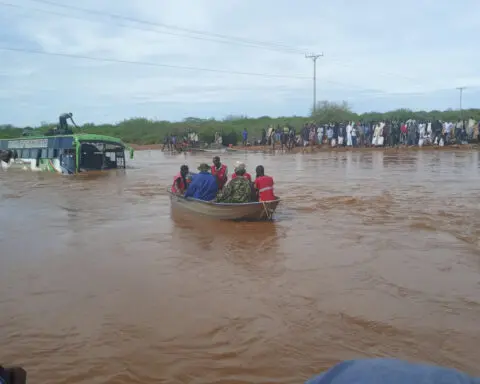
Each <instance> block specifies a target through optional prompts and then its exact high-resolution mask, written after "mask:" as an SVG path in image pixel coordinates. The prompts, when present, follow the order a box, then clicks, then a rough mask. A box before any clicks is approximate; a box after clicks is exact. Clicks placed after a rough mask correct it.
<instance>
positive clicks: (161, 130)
mask: <svg viewBox="0 0 480 384" xmlns="http://www.w3.org/2000/svg"><path fill="white" fill-rule="evenodd" d="M463 116H464V118H465V119H468V118H473V119H475V120H477V121H478V120H480V109H470V110H464V111H463ZM459 118H460V112H459V111H458V110H447V111H428V112H427V111H411V110H408V109H398V110H395V111H391V112H386V113H377V112H369V113H363V114H356V113H354V112H352V110H351V108H350V106H349V105H348V104H347V103H345V102H343V103H331V102H328V101H321V102H319V103H318V106H317V108H316V111H315V113H312V115H311V116H310V117H301V116H291V117H278V118H272V117H268V116H263V117H259V118H248V117H243V116H240V117H237V116H229V117H227V118H225V119H223V120H214V119H197V118H194V117H190V118H187V119H185V120H183V121H181V122H170V121H152V120H148V119H144V118H132V119H129V120H124V121H122V122H120V123H118V124H101V125H95V124H93V123H88V124H84V125H82V126H80V127H79V129H74V131H76V132H79V131H81V132H84V133H96V134H102V135H108V136H114V137H118V138H120V139H122V140H123V141H125V142H127V143H132V144H158V143H162V142H163V138H164V136H165V135H167V134H177V135H182V134H184V133H185V132H188V131H196V132H197V133H198V134H199V137H200V140H202V141H206V142H212V141H213V140H214V136H215V132H221V133H222V135H223V139H224V144H229V143H231V144H236V143H237V141H240V140H241V133H242V131H243V129H244V128H246V129H247V131H248V133H249V137H250V138H260V137H261V131H262V129H263V128H267V127H268V126H269V125H275V126H276V125H277V124H279V125H281V126H283V125H285V124H289V125H291V126H294V127H295V128H297V131H298V130H299V129H300V128H301V127H302V126H303V125H304V124H305V123H306V122H310V121H316V122H318V123H327V122H332V121H347V120H356V121H367V122H371V121H380V120H399V121H405V120H408V119H417V120H431V119H440V120H445V121H457V120H458V119H459ZM53 126H55V124H42V125H41V126H39V127H36V128H35V129H34V134H36V135H37V134H39V135H41V134H44V133H45V132H46V131H47V130H48V129H49V128H51V127H53ZM25 128H26V127H13V126H5V125H4V126H1V125H0V138H2V139H3V138H14V137H19V136H21V135H22V132H23V130H24V129H25Z"/></svg>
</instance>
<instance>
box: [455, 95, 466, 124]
mask: <svg viewBox="0 0 480 384" xmlns="http://www.w3.org/2000/svg"><path fill="white" fill-rule="evenodd" d="M457 89H458V90H459V91H460V118H461V119H462V124H463V109H462V97H463V90H464V89H465V87H457Z"/></svg>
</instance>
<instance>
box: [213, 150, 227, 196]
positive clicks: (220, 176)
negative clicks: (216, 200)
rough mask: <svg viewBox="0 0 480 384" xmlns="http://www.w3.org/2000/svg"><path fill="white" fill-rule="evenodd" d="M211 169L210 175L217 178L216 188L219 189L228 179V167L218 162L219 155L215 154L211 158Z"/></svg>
mask: <svg viewBox="0 0 480 384" xmlns="http://www.w3.org/2000/svg"><path fill="white" fill-rule="evenodd" d="M211 171H212V175H213V176H215V177H216V178H217V184H218V189H219V190H221V189H222V188H223V187H224V186H225V184H226V183H227V180H228V168H227V166H226V165H225V164H222V163H221V162H220V157H218V156H215V157H214V158H213V165H212V168H211Z"/></svg>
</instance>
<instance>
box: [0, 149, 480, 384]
mask: <svg viewBox="0 0 480 384" xmlns="http://www.w3.org/2000/svg"><path fill="white" fill-rule="evenodd" d="M211 157H212V154H211V153H209V154H204V153H203V154H202V153H199V154H194V155H185V154H181V155H163V154H162V153H161V152H158V151H144V152H137V159H135V161H132V162H131V163H130V164H129V168H128V169H127V171H126V172H114V173H108V174H104V173H97V174H88V175H82V176H80V177H59V176H56V175H50V174H35V173H33V174H32V173H28V172H0V218H1V222H2V223H3V225H2V230H1V231H0V244H1V253H0V305H1V311H0V324H1V325H2V332H1V333H0V343H1V344H2V350H1V352H0V362H1V363H7V364H13V363H15V364H23V365H24V366H25V367H26V368H27V370H28V371H29V375H30V378H29V380H30V381H32V382H49V383H67V382H68V383H83V382H85V383H86V382H88V383H144V384H145V383H158V382H165V383H190V382H192V383H193V382H194V383H247V382H248V383H251V382H255V383H271V382H275V383H299V382H302V381H303V380H304V379H306V378H307V377H309V376H310V375H312V374H314V373H317V372H318V371H320V370H322V369H325V368H326V367H328V366H329V365H331V364H333V363H334V362H336V361H338V360H342V359H348V358H353V357H363V356H395V357H400V358H406V359H412V360H423V361H431V362H434V363H439V364H445V365H449V366H454V367H457V368H460V369H464V370H467V371H469V372H471V373H473V374H479V373H480V371H479V368H478V357H477V355H478V353H477V352H478V347H477V346H478V344H479V342H480V336H479V332H478V318H479V316H480V279H479V277H480V274H479V272H480V264H479V257H480V242H479V241H480V230H479V229H478V228H479V224H480V215H479V213H480V212H479V210H480V206H479V203H478V195H479V191H480V187H479V184H478V176H479V172H478V168H479V157H478V152H468V151H458V152H455V151H406V152H402V151H398V152H395V151H386V152H381V151H374V152H368V151H361V152H324V153H317V154H304V155H302V154H296V155H291V154H287V155H283V154H277V155H275V156H271V155H265V154H251V153H248V154H247V153H240V154H239V153H232V154H224V155H222V160H223V161H224V162H225V163H226V164H227V165H229V166H230V168H232V166H233V164H234V163H235V161H237V160H241V161H244V162H245V163H246V164H247V167H248V169H249V170H251V171H253V169H254V168H255V166H256V165H258V164H263V165H264V166H265V168H266V172H267V173H268V174H271V175H272V176H274V177H275V182H276V189H277V191H276V192H277V194H278V195H280V196H281V197H282V199H283V201H282V203H281V205H280V206H279V208H278V211H277V214H276V220H275V221H274V222H272V223H251V222H247V223H245V222H218V221H211V220H208V219H203V218H202V219H201V220H198V219H197V218H196V217H195V216H191V215H190V214H188V213H179V212H171V209H170V204H169V197H168V195H167V194H166V192H165V189H166V187H167V186H168V185H170V184H171V182H172V180H173V175H174V174H175V173H176V172H177V171H178V169H179V167H180V165H181V164H183V163H186V164H188V165H189V166H190V167H191V168H195V166H196V165H197V164H198V163H200V162H201V161H208V162H210V161H211Z"/></svg>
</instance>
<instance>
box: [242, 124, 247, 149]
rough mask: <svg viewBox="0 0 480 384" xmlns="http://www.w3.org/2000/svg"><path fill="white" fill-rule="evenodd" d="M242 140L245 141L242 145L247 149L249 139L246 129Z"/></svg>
mask: <svg viewBox="0 0 480 384" xmlns="http://www.w3.org/2000/svg"><path fill="white" fill-rule="evenodd" d="M242 139H243V140H242V144H243V146H244V147H246V146H247V139H248V132H247V129H246V128H244V129H243V132H242Z"/></svg>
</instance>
